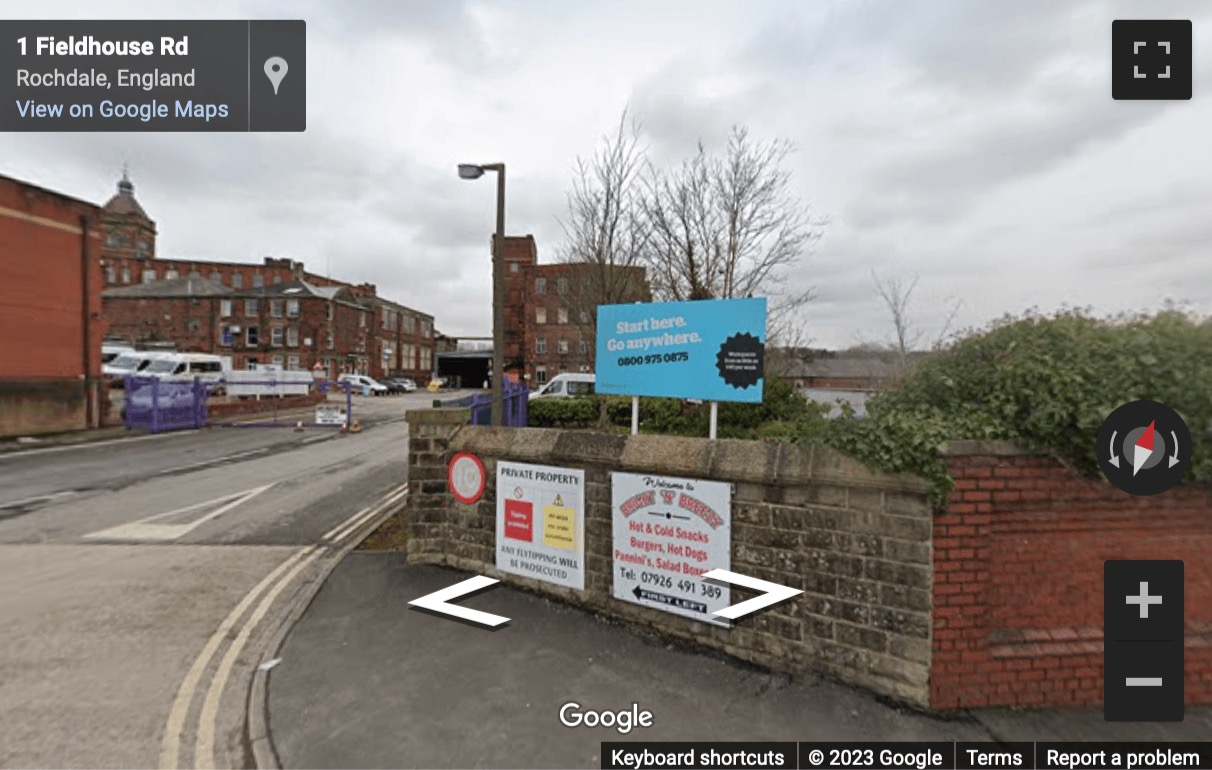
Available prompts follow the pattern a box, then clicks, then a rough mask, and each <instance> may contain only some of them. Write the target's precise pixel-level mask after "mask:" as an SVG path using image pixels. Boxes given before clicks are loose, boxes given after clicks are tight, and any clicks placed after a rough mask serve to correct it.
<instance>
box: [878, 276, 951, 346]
mask: <svg viewBox="0 0 1212 770" xmlns="http://www.w3.org/2000/svg"><path fill="white" fill-rule="evenodd" d="M920 277H921V276H919V275H918V274H917V273H914V274H913V275H912V276H909V277H908V278H889V279H882V278H880V276H879V274H878V273H877V272H876V271H874V270H872V271H871V279H872V280H873V281H874V282H875V290H876V293H878V294H879V295H880V299H882V300H883V301H884V306H885V307H887V308H888V315H889V316H890V317H891V320H892V330H893V333H894V334H895V335H896V341H895V342H894V344H893V347H894V350H895V352H896V353H897V354H898V355H899V356H900V359H901V361H900V362H901V366H902V367H903V366H905V365H906V364H907V363H908V362H909V354H910V353H911V352H913V351H915V350H919V349H920V348H921V346H922V341H923V340H924V339H925V337H926V333H925V330H924V329H922V328H921V327H920V326H919V325H918V323H917V321H916V319H915V318H913V292H914V290H915V289H917V283H918V280H919V279H920ZM959 308H960V301H959V300H955V301H953V302H952V304H951V305H950V306H949V308H948V312H947V315H946V317H945V318H944V321H943V325H942V328H941V329H940V331H939V333H938V335H937V336H936V337H935V339H934V341H933V343H932V345H931V347H933V348H935V349H937V348H939V347H941V346H942V345H943V343H944V341H945V340H946V338H947V335H948V334H950V333H951V325H952V324H953V323H954V322H955V316H956V314H957V313H958V312H959Z"/></svg>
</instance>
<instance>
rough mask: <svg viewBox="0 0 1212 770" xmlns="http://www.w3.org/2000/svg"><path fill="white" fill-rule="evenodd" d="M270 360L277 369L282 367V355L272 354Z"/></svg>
mask: <svg viewBox="0 0 1212 770" xmlns="http://www.w3.org/2000/svg"><path fill="white" fill-rule="evenodd" d="M270 360H271V361H273V365H274V366H276V367H278V368H279V369H281V368H282V356H274V357H273V358H271V359H270Z"/></svg>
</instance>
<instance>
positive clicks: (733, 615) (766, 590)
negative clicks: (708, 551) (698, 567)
mask: <svg viewBox="0 0 1212 770" xmlns="http://www.w3.org/2000/svg"><path fill="white" fill-rule="evenodd" d="M702 577H703V579H704V580H719V581H721V582H724V583H732V584H734V585H738V586H744V587H745V588H751V589H753V590H754V591H762V592H763V594H762V595H761V596H755V597H753V598H752V599H746V600H745V601H743V602H741V603H740V604H734V605H732V606H731V607H725V608H724V609H722V610H716V611H715V612H713V613H711V614H712V615H718V616H720V617H721V618H728V619H729V620H736V619H737V618H742V617H744V616H746V615H750V614H752V613H754V612H757V611H758V610H763V609H766V608H767V607H769V606H771V605H774V604H778V603H779V602H781V601H784V600H786V599H790V598H791V597H793V596H795V595H796V594H802V593H804V592H803V591H801V590H799V589H798V588H788V587H787V586H781V585H779V584H778V583H771V582H769V581H767V580H758V579H757V578H754V577H749V576H748V575H738V574H737V573H735V572H729V571H728V570H726V569H713V570H711V571H710V572H706V573H704V574H703V576H702Z"/></svg>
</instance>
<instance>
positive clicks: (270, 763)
mask: <svg viewBox="0 0 1212 770" xmlns="http://www.w3.org/2000/svg"><path fill="white" fill-rule="evenodd" d="M410 491H411V490H410ZM407 502H408V495H407V494H405V495H404V497H403V498H402V499H401V500H399V501H398V502H397V503H395V504H394V505H391V506H389V507H388V508H387V509H386V510H384V511H382V512H380V513H379V514H378V515H377V516H375V517H373V518H372V519H370V520H369V521H367V522H365V523H363V524H362V526H360V527H359V528H358V529H357V531H356V534H355V535H354V537H351V538H348V540H347V542H346V543H345V545H343V546H342V547H341V549H340V550H338V551H336V552H335V553H331V554H329V555H328V556H327V557H326V558H324V559H321V560H320V565H319V569H318V570H315V571H314V572H313V573H312V575H311V577H310V578H308V579H307V580H305V581H304V582H303V583H302V584H301V585H300V586H299V588H298V589H297V590H296V591H295V592H294V594H293V595H292V596H291V600H290V605H289V606H288V607H287V609H286V611H285V612H283V613H282V615H281V616H280V617H281V620H280V621H279V622H278V627H277V628H276V629H275V630H274V632H273V633H272V634H271V635H270V636H269V637H268V641H267V642H266V643H265V644H264V645H263V646H262V647H261V649H260V650H258V651H257V654H256V655H255V656H254V657H253V660H255V661H257V664H256V666H255V668H253V675H252V681H251V682H250V683H249V688H248V705H247V708H246V716H245V740H246V742H247V745H248V748H249V749H250V750H251V752H252V756H253V767H255V768H257V770H281V767H282V765H281V764H280V763H279V762H278V752H277V749H275V748H274V742H273V736H272V735H270V731H269V671H265V670H263V669H262V668H261V664H262V663H264V662H265V661H266V660H272V659H273V657H274V656H276V655H277V654H278V651H279V650H281V649H282V645H283V644H284V643H285V642H286V637H287V636H288V635H289V634H290V632H291V631H292V630H293V629H294V627H295V624H296V623H298V622H299V619H300V618H301V617H303V613H304V612H306V611H307V608H308V607H310V606H311V603H312V600H314V599H315V598H316V594H318V593H320V589H321V588H323V587H324V583H325V582H326V581H327V580H328V576H329V575H331V574H332V572H333V570H335V569H336V568H337V565H339V564H340V563H341V562H342V561H343V560H344V559H345V557H346V556H347V555H348V554H349V552H350V551H352V550H354V549H355V548H357V547H358V546H359V545H361V544H362V542H363V541H365V540H366V538H367V537H369V536H370V534H371V533H372V532H374V531H375V530H377V529H378V528H379V525H380V524H382V523H383V522H384V521H386V520H387V519H388V518H390V517H391V516H392V515H394V514H395V513H397V512H399V511H400V510H402V509H403V508H404V506H405V504H406V503H407Z"/></svg>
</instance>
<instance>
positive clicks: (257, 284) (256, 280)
mask: <svg viewBox="0 0 1212 770" xmlns="http://www.w3.org/2000/svg"><path fill="white" fill-rule="evenodd" d="M252 285H253V288H254V289H260V288H261V287H262V286H264V285H265V278H264V276H262V275H261V274H260V273H254V274H253V284H252Z"/></svg>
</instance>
